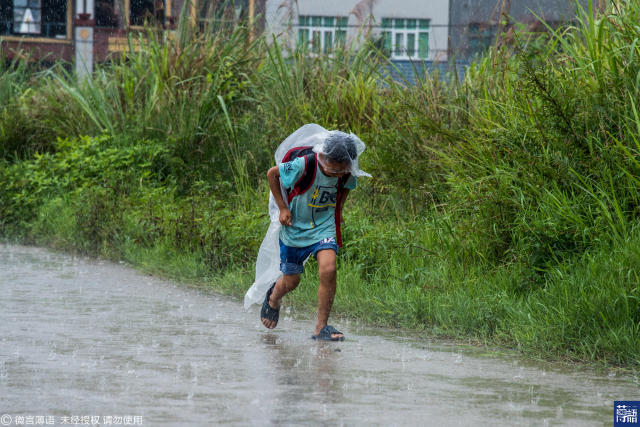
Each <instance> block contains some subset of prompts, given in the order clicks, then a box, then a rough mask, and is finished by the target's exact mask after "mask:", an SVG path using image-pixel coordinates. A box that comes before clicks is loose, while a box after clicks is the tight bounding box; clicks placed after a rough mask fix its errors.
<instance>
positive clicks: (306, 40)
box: [298, 15, 349, 53]
mask: <svg viewBox="0 0 640 427" xmlns="http://www.w3.org/2000/svg"><path fill="white" fill-rule="evenodd" d="M348 20H349V18H347V17H344V16H338V17H335V16H307V15H300V16H299V25H298V46H301V47H304V48H309V49H311V51H313V52H315V53H330V52H331V51H332V50H333V49H334V48H336V47H338V46H340V45H342V46H344V44H345V43H346V41H347V22H348Z"/></svg>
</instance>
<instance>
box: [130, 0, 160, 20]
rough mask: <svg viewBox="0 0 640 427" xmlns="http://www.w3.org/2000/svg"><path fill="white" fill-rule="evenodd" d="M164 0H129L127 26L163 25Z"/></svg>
mask: <svg viewBox="0 0 640 427" xmlns="http://www.w3.org/2000/svg"><path fill="white" fill-rule="evenodd" d="M164 11H165V0H129V25H134V26H136V25H137V26H143V25H144V24H145V23H147V22H148V23H155V24H163V23H164V15H165V12H164Z"/></svg>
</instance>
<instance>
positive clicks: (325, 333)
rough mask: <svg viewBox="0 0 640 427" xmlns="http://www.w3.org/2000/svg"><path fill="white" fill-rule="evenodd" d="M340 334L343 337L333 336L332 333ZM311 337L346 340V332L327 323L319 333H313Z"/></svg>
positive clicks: (322, 339) (321, 339)
mask: <svg viewBox="0 0 640 427" xmlns="http://www.w3.org/2000/svg"><path fill="white" fill-rule="evenodd" d="M335 334H340V335H342V336H341V337H336V338H334V337H332V336H331V335H335ZM311 338H313V339H314V340H318V341H344V334H343V333H342V332H340V331H339V330H337V329H336V328H334V327H333V326H330V325H325V326H324V327H323V328H322V329H320V333H319V334H318V335H311Z"/></svg>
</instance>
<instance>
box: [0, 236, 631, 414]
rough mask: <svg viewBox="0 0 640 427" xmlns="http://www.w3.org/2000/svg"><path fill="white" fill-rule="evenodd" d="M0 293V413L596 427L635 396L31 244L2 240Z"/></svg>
mask: <svg viewBox="0 0 640 427" xmlns="http://www.w3.org/2000/svg"><path fill="white" fill-rule="evenodd" d="M0 295H1V298H0V396H1V400H0V416H2V417H0V425H2V424H4V425H17V424H16V422H17V421H18V420H20V419H21V418H20V417H25V418H22V420H23V421H25V420H27V418H26V417H33V418H31V420H32V421H33V424H39V421H42V424H43V425H44V424H48V425H52V424H51V422H53V423H54V425H63V424H73V422H74V421H76V422H78V425H91V424H93V425H98V424H99V425H105V424H109V422H111V423H112V424H117V422H115V421H119V424H121V425H145V426H156V425H166V426H192V425H193V426H208V425H349V426H351V425H363V426H364V425H366V426H369V425H384V426H387V425H432V426H450V425H451V426H456V425H461V426H487V425H494V426H502V425H504V426H516V425H517V426H520V425H521V426H528V425H531V426H544V425H575V426H591V425H593V426H601V425H612V424H613V400H640V388H639V387H638V383H637V379H635V380H634V379H631V378H625V377H621V376H607V375H596V374H594V373H592V372H590V371H586V372H585V371H582V372H562V371H561V370H560V368H557V367H556V368H554V367H550V366H547V365H534V364H531V363H525V362H522V361H520V360H519V359H517V358H514V357H510V356H498V355H490V354H489V355H488V354H486V353H484V352H482V351H481V350H477V349H473V348H465V347H456V346H451V345H446V344H442V343H434V342H431V341H428V340H420V339H418V338H411V337H394V336H392V335H390V334H387V335H386V336H385V335H384V334H383V335H380V334H379V332H377V331H371V330H367V329H363V328H360V327H358V326H356V325H349V324H340V325H339V326H340V328H341V329H342V330H343V331H344V332H345V334H346V335H347V340H346V341H344V342H342V343H316V342H314V341H312V340H311V339H310V338H309V336H310V333H311V330H312V322H310V321H300V320H297V319H293V318H291V317H288V316H286V315H285V316H284V318H282V319H281V321H280V324H279V325H278V328H277V329H276V330H274V331H272V332H269V331H267V330H265V329H264V327H263V326H262V325H261V323H260V321H259V319H258V308H257V307H256V306H254V307H253V308H252V309H251V310H249V311H244V310H243V309H242V306H241V303H240V302H239V301H234V300H229V299H227V298H224V297H219V296H215V295H211V294H208V293H203V292H200V291H197V290H194V289H190V288H187V287H185V286H182V285H176V284H172V283H170V282H167V281H163V280H160V279H156V278H152V277H149V276H146V275H143V274H141V273H138V272H136V271H134V270H132V269H130V268H127V267H125V266H122V265H118V264H112V263H107V262H100V261H93V260H86V259H82V258H74V257H70V256H66V255H60V254H55V253H52V252H49V251H46V250H43V249H37V248H27V247H21V246H7V245H0ZM281 317H282V316H281ZM564 369H565V370H566V369H567V368H564ZM38 417H42V418H38ZM76 417H77V418H76ZM83 417H86V418H83ZM109 417H111V418H109Z"/></svg>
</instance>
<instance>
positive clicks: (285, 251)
mask: <svg viewBox="0 0 640 427" xmlns="http://www.w3.org/2000/svg"><path fill="white" fill-rule="evenodd" d="M325 249H333V250H334V251H336V253H338V243H336V239H335V237H330V238H328V239H322V240H321V241H319V242H318V243H316V244H314V245H311V246H307V247H305V248H295V247H293V246H287V245H285V244H284V243H282V240H280V271H282V274H287V275H290V274H302V272H303V271H304V262H305V260H306V259H307V258H309V255H311V254H313V256H314V257H315V258H316V259H317V258H318V256H317V254H318V252H319V251H322V250H325Z"/></svg>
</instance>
